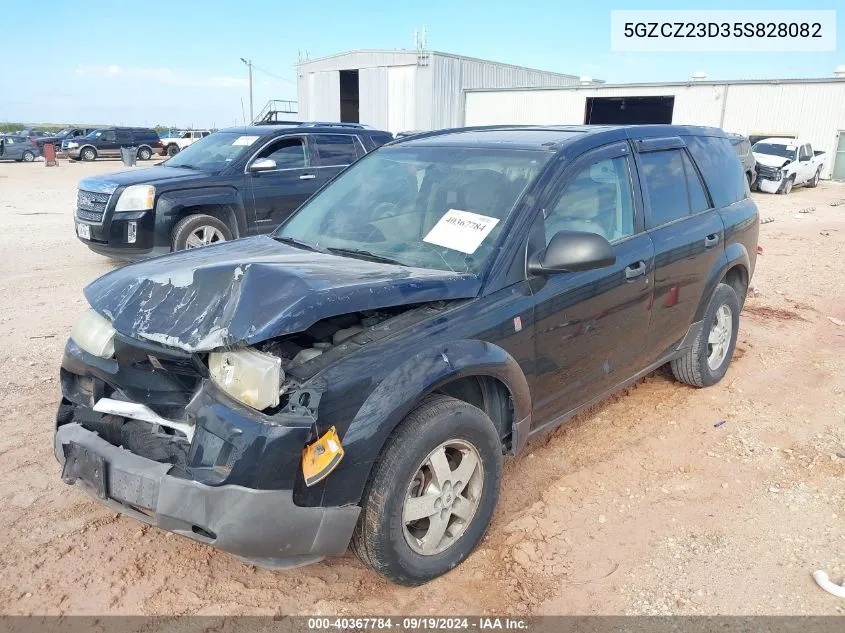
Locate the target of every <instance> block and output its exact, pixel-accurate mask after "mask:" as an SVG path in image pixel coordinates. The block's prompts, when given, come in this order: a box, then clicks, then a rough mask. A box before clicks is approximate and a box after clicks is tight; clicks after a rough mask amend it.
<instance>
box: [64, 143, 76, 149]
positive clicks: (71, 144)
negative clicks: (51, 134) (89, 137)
mask: <svg viewBox="0 0 845 633" xmlns="http://www.w3.org/2000/svg"><path fill="white" fill-rule="evenodd" d="M66 147H67V148H68V149H75V148H77V147H79V143H77V142H76V141H70V142H68V144H67V145H66Z"/></svg>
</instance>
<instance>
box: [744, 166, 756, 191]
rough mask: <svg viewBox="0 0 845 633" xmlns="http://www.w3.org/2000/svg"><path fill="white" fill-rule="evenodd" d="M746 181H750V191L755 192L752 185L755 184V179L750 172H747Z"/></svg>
mask: <svg viewBox="0 0 845 633" xmlns="http://www.w3.org/2000/svg"><path fill="white" fill-rule="evenodd" d="M745 179H746V180H747V181H748V190H749V191H754V189H753V185H752V183H753V182H754V178H753V177H752V175H751V172H750V171H747V172H745Z"/></svg>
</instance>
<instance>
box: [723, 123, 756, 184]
mask: <svg viewBox="0 0 845 633" xmlns="http://www.w3.org/2000/svg"><path fill="white" fill-rule="evenodd" d="M727 136H728V140H729V141H730V142H731V145H733V148H734V151H735V152H736V155H737V156H738V157H739V162H740V163H741V164H742V171H744V172H745V178H746V180H748V188H749V189H754V188H755V182H756V181H757V160H756V159H755V158H754V153H753V152H752V151H751V141H750V140H748V137H747V136H743V135H742V134H728V135H727Z"/></svg>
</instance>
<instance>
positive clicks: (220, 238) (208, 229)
mask: <svg viewBox="0 0 845 633" xmlns="http://www.w3.org/2000/svg"><path fill="white" fill-rule="evenodd" d="M225 241H226V237H225V236H224V235H223V233H222V232H221V231H220V230H219V229H217V228H215V227H213V226H198V227H197V228H195V229H194V230H193V231H191V234H190V235H189V236H188V239H187V241H186V242H185V248H198V247H200V246H207V245H209V244H216V243H217V242H225Z"/></svg>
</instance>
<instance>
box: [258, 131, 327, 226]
mask: <svg viewBox="0 0 845 633" xmlns="http://www.w3.org/2000/svg"><path fill="white" fill-rule="evenodd" d="M261 158H268V159H270V160H272V161H273V162H274V163H275V166H274V167H272V168H271V169H267V170H263V171H253V170H251V169H250V168H251V166H252V164H253V163H254V162H255V161H256V160H258V159H261ZM247 180H248V182H249V188H250V191H251V197H252V204H253V218H254V222H255V230H254V231H252V232H254V233H268V232H270V231H272V230H273V229H275V228H276V227H277V226H278V225H279V224H281V222H282V221H283V220H284V219H286V218H287V217H288V216H289V215H290V214H291V213H293V212H294V211H296V209H297V208H299V205H301V204H302V203H303V202H305V201H306V200H307V199H308V198H309V197H310V196H311V195H312V194H313V193H314V192H315V191H317V189H319V187H320V183H319V180H320V179H319V178H318V174H317V170H316V169H314V168H313V167H312V166H311V160H310V157H309V153H308V143H307V140H306V138H305V137H303V136H285V137H283V138H279V139H276V140H274V141H272V142H271V143H269V144H268V145H266V146H264V147H263V148H262V149H260V150H259V151H258V152H257V153H256V155H255V156H253V157H252V159H250V161H249V163H248V164H247Z"/></svg>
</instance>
